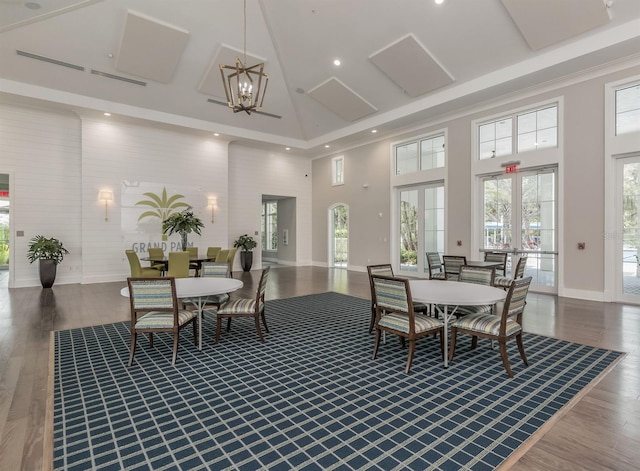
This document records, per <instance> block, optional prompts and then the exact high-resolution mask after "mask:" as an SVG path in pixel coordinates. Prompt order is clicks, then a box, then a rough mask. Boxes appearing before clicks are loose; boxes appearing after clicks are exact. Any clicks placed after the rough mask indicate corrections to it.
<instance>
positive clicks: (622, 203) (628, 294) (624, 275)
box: [615, 155, 640, 303]
mask: <svg viewBox="0 0 640 471" xmlns="http://www.w3.org/2000/svg"><path fill="white" fill-rule="evenodd" d="M616 162H617V163H616V208H617V209H616V226H617V229H616V234H621V237H616V238H615V239H616V284H615V286H616V288H615V289H616V295H615V301H618V302H631V303H640V258H639V257H640V212H639V211H638V208H639V207H640V155H636V156H633V157H627V158H620V159H618V160H617V161H616Z"/></svg>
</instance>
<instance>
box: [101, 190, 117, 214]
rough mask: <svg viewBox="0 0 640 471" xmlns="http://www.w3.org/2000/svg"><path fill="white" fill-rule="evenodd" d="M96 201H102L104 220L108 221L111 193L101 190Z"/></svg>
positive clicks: (111, 199)
mask: <svg viewBox="0 0 640 471" xmlns="http://www.w3.org/2000/svg"><path fill="white" fill-rule="evenodd" d="M98 200H100V201H104V220H105V221H108V220H109V212H108V205H109V201H113V191H110V190H101V191H100V193H98Z"/></svg>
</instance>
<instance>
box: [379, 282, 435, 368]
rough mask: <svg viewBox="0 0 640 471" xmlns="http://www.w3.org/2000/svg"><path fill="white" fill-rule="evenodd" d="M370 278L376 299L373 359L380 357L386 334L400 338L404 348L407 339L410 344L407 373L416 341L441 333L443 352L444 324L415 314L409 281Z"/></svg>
mask: <svg viewBox="0 0 640 471" xmlns="http://www.w3.org/2000/svg"><path fill="white" fill-rule="evenodd" d="M371 278H372V280H373V287H374V292H375V296H376V321H375V327H376V343H375V346H374V348H373V359H374V360H375V358H376V356H377V355H378V348H379V346H380V337H381V336H382V332H383V331H384V332H389V333H391V334H395V335H399V336H400V337H401V338H402V340H403V345H404V340H405V339H407V340H408V341H409V356H408V358H407V366H406V368H405V373H407V374H409V371H411V362H412V361H413V354H414V351H415V348H416V340H417V339H419V338H421V337H426V336H427V335H431V334H435V333H436V332H439V333H440V349H441V350H442V346H443V340H444V339H443V332H444V323H443V322H442V321H441V320H440V319H434V318H433V317H429V316H425V315H424V314H420V313H417V312H415V311H414V309H413V303H412V301H411V288H410V287H409V280H407V279H404V278H394V277H390V276H380V275H372V276H371Z"/></svg>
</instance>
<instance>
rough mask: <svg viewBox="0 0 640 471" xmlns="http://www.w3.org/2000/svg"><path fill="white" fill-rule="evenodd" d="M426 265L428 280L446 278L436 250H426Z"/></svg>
mask: <svg viewBox="0 0 640 471" xmlns="http://www.w3.org/2000/svg"><path fill="white" fill-rule="evenodd" d="M427 265H428V267H429V279H430V280H446V279H447V275H446V274H445V272H444V265H443V264H442V259H441V258H440V254H439V253H438V252H427Z"/></svg>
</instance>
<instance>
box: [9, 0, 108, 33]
mask: <svg viewBox="0 0 640 471" xmlns="http://www.w3.org/2000/svg"><path fill="white" fill-rule="evenodd" d="M102 1H103V0H83V1H80V2H78V3H76V4H74V5H69V6H68V7H64V8H60V9H58V10H54V11H50V12H48V13H43V14H42V15H37V16H32V17H31V18H27V19H26V20H22V21H18V22H16V23H12V24H10V25H6V26H3V27H0V33H4V32H5V31H10V30H12V29H16V28H20V27H21V26H26V25H30V24H33V23H37V22H38V21H42V20H47V19H49V18H53V17H54V16H58V15H63V14H65V13H69V12H70V11H73V10H79V9H80V8H84V7H88V6H89V5H93V4H95V3H99V2H102Z"/></svg>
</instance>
